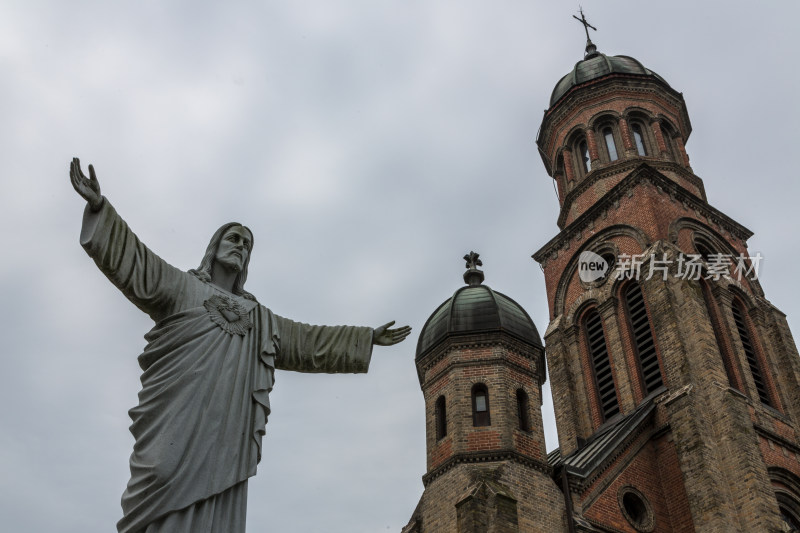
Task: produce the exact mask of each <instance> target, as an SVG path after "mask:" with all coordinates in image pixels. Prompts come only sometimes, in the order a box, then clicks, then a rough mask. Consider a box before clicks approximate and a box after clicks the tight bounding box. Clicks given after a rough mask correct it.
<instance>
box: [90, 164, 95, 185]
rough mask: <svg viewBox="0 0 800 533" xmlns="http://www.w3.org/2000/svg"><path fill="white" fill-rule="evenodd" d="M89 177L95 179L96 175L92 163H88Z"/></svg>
mask: <svg viewBox="0 0 800 533" xmlns="http://www.w3.org/2000/svg"><path fill="white" fill-rule="evenodd" d="M89 179H90V180H92V181H97V175H96V174H95V173H94V165H89Z"/></svg>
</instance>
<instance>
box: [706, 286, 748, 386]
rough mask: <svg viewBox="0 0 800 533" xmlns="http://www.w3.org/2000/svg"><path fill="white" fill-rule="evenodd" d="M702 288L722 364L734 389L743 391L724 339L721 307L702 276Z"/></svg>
mask: <svg viewBox="0 0 800 533" xmlns="http://www.w3.org/2000/svg"><path fill="white" fill-rule="evenodd" d="M700 288H701V289H702V291H703V300H704V301H705V303H706V310H707V311H708V316H709V318H710V319H711V327H712V329H713V330H714V339H715V340H716V341H717V349H718V350H719V354H720V356H721V357H722V365H723V366H724V367H725V374H726V375H727V376H728V383H729V384H730V386H731V387H733V388H734V389H736V390H739V391H741V388H740V387H739V385H738V384H737V381H736V378H735V374H734V371H733V360H732V358H731V354H730V352H729V350H728V348H727V346H725V344H724V343H723V341H722V339H723V333H722V325H721V322H720V317H719V308H718V307H717V303H716V301H715V300H714V295H713V294H711V287H710V286H709V285H708V282H707V281H706V280H704V279H702V278H701V279H700Z"/></svg>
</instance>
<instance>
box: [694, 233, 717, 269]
mask: <svg viewBox="0 0 800 533" xmlns="http://www.w3.org/2000/svg"><path fill="white" fill-rule="evenodd" d="M694 249H695V250H697V253H698V254H700V256H701V257H702V258H703V261H705V262H709V260H710V257H711V256H712V255H715V252H714V245H713V244H711V243H710V242H708V240H706V239H705V238H704V237H702V236H700V235H697V234H695V236H694Z"/></svg>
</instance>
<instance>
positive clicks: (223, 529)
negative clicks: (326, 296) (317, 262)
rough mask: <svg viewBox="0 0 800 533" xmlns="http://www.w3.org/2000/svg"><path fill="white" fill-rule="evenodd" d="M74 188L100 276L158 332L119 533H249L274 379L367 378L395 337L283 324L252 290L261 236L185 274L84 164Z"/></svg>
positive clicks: (221, 247) (227, 231)
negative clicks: (278, 372)
mask: <svg viewBox="0 0 800 533" xmlns="http://www.w3.org/2000/svg"><path fill="white" fill-rule="evenodd" d="M70 179H71V180H72V186H73V187H74V188H75V190H76V191H77V192H78V194H80V195H81V196H82V197H83V198H84V199H86V202H87V205H86V209H85V211H84V215H83V227H82V229H81V236H80V241H81V245H82V246H83V248H84V249H85V250H86V252H87V253H88V254H89V256H91V258H92V259H94V262H95V263H96V264H97V266H98V268H99V269H100V270H101V271H102V272H103V274H105V275H106V277H108V279H109V280H111V282H112V283H113V284H114V285H115V286H116V287H117V288H118V289H119V290H120V291H122V293H123V294H124V295H125V296H126V297H127V298H128V299H129V300H130V301H131V302H133V303H134V304H135V305H136V306H137V307H138V308H139V309H141V310H142V311H144V312H145V313H147V314H148V315H149V316H150V318H152V319H153V321H154V322H155V326H154V327H153V329H151V330H150V331H149V332H148V333H147V334H146V335H145V339H146V340H147V346H146V347H145V349H144V352H143V353H142V354H141V355H140V356H139V365H140V366H141V368H142V376H141V381H142V390H141V392H139V405H137V406H136V407H134V408H133V409H131V410H130V416H131V419H132V421H133V423H132V425H131V428H130V429H131V433H133V436H134V438H135V439H136V443H135V444H134V447H133V453H132V454H131V458H130V468H131V479H130V481H129V482H128V486H127V488H126V489H125V492H124V493H123V495H122V510H123V517H122V519H121V520H120V521H119V522H118V523H117V529H118V531H119V532H121V533H140V532H143V533H244V530H245V515H246V510H247V480H248V478H249V477H251V476H253V475H255V473H256V465H257V464H258V462H259V461H260V459H261V438H262V436H263V435H264V432H265V426H266V423H267V416H268V415H269V413H270V407H269V393H270V391H271V390H272V385H273V382H274V373H275V369H284V370H295V371H298V372H327V373H338V372H366V371H367V368H368V366H369V361H370V357H371V355H372V345H373V344H378V345H381V346H389V345H392V344H396V343H398V342H400V341H402V340H403V339H404V338H405V337H406V336H408V334H409V333H410V331H411V328H409V327H408V326H404V327H400V328H396V329H391V326H392V325H393V324H394V322H390V323H388V324H385V325H383V326H380V327H378V328H375V329H372V328H369V327H353V326H310V325H308V324H302V323H299V322H294V321H292V320H289V319H286V318H283V317H280V316H278V315H275V314H273V313H272V312H271V311H270V310H269V309H267V308H266V307H264V306H263V305H261V304H259V303H258V301H257V300H256V298H255V297H254V296H253V295H252V294H250V293H248V292H247V291H245V290H244V283H245V281H246V279H247V265H248V262H249V259H250V254H251V252H252V250H253V234H252V232H251V231H250V230H249V229H248V228H246V227H245V226H242V225H241V224H238V223H235V222H234V223H229V224H225V225H224V226H222V227H221V228H219V229H218V230H217V232H216V233H214V235H213V237H212V238H211V242H210V243H209V245H208V248H207V249H206V253H205V256H204V257H203V260H202V261H201V263H200V266H199V267H198V268H197V269H195V270H189V271H188V272H184V271H182V270H179V269H177V268H175V267H173V266H172V265H170V264H169V263H167V262H166V261H164V260H163V259H161V258H160V257H158V256H157V255H156V254H154V253H153V252H152V251H150V249H148V248H147V247H146V246H145V245H144V244H142V242H141V241H139V239H138V238H137V237H136V235H134V233H133V232H132V231H131V230H130V229H129V228H128V225H127V224H126V223H125V221H124V220H122V218H120V216H119V215H118V214H117V213H116V211H115V210H114V208H113V207H112V206H111V204H110V203H109V201H108V200H107V199H106V198H105V197H103V196H102V195H101V194H100V185H99V183H98V181H97V177H96V175H95V171H94V168H93V167H92V165H89V178H87V177H86V176H85V175H84V174H83V171H82V170H81V167H80V161H79V160H78V159H77V158H75V159H73V160H72V164H71V166H70Z"/></svg>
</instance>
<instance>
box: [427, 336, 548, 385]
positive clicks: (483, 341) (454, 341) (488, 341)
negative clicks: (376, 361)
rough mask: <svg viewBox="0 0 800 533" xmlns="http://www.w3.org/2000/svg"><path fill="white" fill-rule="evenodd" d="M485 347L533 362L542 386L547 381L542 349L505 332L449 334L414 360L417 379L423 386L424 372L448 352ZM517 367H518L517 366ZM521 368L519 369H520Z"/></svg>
mask: <svg viewBox="0 0 800 533" xmlns="http://www.w3.org/2000/svg"><path fill="white" fill-rule="evenodd" d="M485 346H501V347H503V348H505V349H507V350H509V351H511V352H513V353H515V354H517V355H519V356H520V357H523V358H525V359H528V360H530V361H533V363H534V364H535V365H536V372H537V373H538V376H536V377H538V378H539V380H540V382H539V385H542V384H543V383H544V382H545V380H546V379H547V375H546V371H545V367H544V365H545V362H544V347H543V346H536V345H533V344H530V343H528V342H525V341H523V340H521V339H519V338H518V337H516V336H514V335H511V334H510V333H508V332H506V331H489V332H483V333H466V334H460V335H458V334H451V335H450V336H448V337H446V338H445V339H444V340H442V342H440V343H438V344H437V345H436V346H434V347H433V348H432V349H431V350H429V351H427V352H426V353H424V354H423V355H422V356H421V357H418V358H417V360H416V365H417V378H418V379H419V383H420V385H422V384H423V378H424V376H425V372H427V371H428V370H429V369H430V368H431V367H432V366H433V365H435V364H436V363H438V362H439V361H441V360H442V359H443V358H444V357H445V355H447V354H448V353H449V352H450V351H452V350H456V349H464V348H467V349H469V348H482V347H485ZM517 366H518V365H517ZM520 368H521V367H520Z"/></svg>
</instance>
